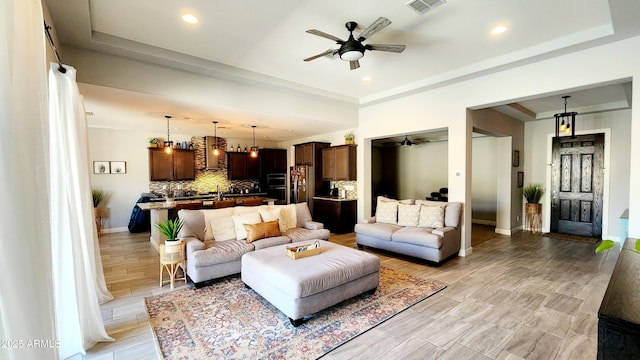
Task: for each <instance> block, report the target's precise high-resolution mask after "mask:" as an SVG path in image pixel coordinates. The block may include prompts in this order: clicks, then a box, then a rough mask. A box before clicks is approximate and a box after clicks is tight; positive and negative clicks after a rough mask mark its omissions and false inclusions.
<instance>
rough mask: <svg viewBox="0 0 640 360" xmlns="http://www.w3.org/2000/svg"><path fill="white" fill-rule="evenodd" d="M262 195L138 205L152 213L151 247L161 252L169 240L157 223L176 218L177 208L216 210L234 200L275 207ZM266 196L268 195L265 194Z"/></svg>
mask: <svg viewBox="0 0 640 360" xmlns="http://www.w3.org/2000/svg"><path fill="white" fill-rule="evenodd" d="M260 195H262V194H261V193H259V194H258V193H253V194H252V193H249V194H228V195H225V198H227V200H218V199H217V196H211V195H209V196H194V197H178V198H176V200H175V201H172V202H167V201H165V200H155V201H151V202H146V203H138V204H136V205H137V206H138V207H139V208H140V209H142V210H149V211H150V218H151V237H150V238H149V241H150V242H151V245H153V247H154V248H155V249H156V251H159V249H160V244H164V241H165V240H166V239H167V238H166V237H165V236H164V235H162V234H161V233H160V231H159V230H158V227H157V226H156V224H157V223H159V222H162V221H165V220H167V219H169V218H170V216H171V218H173V217H175V216H176V215H175V209H176V207H179V206H180V207H189V206H193V208H216V207H217V206H216V203H219V202H223V201H228V200H230V199H233V200H235V201H236V205H242V203H243V202H244V201H245V200H249V199H251V200H253V199H262V203H263V204H268V205H273V204H274V203H275V200H276V199H271V198H266V197H263V196H260ZM264 195H266V194H264ZM170 213H171V214H170Z"/></svg>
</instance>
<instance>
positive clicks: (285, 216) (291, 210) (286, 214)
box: [276, 204, 297, 231]
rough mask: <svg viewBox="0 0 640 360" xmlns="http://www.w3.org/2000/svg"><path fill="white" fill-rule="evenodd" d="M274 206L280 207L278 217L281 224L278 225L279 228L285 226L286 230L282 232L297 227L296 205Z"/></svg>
mask: <svg viewBox="0 0 640 360" xmlns="http://www.w3.org/2000/svg"><path fill="white" fill-rule="evenodd" d="M276 206H279V207H280V216H281V219H282V223H280V226H282V225H285V226H286V229H285V230H284V231H287V230H289V229H293V228H295V227H296V225H297V222H296V205H295V204H289V205H276Z"/></svg>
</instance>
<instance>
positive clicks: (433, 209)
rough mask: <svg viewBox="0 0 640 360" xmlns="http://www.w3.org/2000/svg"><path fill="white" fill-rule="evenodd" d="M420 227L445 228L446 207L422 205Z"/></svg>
mask: <svg viewBox="0 0 640 360" xmlns="http://www.w3.org/2000/svg"><path fill="white" fill-rule="evenodd" d="M418 226H419V227H426V228H433V229H439V228H441V227H443V226H444V205H420V221H419V222H418Z"/></svg>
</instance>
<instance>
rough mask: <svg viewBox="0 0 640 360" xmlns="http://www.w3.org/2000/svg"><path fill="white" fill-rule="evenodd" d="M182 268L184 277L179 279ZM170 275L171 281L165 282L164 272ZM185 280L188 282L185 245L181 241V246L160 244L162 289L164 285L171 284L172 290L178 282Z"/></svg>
mask: <svg viewBox="0 0 640 360" xmlns="http://www.w3.org/2000/svg"><path fill="white" fill-rule="evenodd" d="M181 267H182V274H183V275H182V277H177V273H178V269H179V268H181ZM165 269H166V270H167V272H168V273H169V280H164V279H163V275H164V270H165ZM181 280H183V281H184V282H185V283H186V282H187V274H186V266H185V258H184V243H183V242H182V241H180V244H179V245H170V246H166V245H164V244H160V287H162V286H164V284H166V283H169V284H171V288H172V289H173V288H174V287H175V282H176V281H181Z"/></svg>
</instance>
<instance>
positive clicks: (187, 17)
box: [182, 13, 198, 24]
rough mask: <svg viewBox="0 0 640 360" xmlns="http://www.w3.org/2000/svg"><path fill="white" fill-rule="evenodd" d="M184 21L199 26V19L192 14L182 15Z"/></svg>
mask: <svg viewBox="0 0 640 360" xmlns="http://www.w3.org/2000/svg"><path fill="white" fill-rule="evenodd" d="M182 20H183V21H184V22H186V23H189V24H197V23H198V18H197V17H196V16H195V15H193V14H191V13H186V14H184V15H182Z"/></svg>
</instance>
